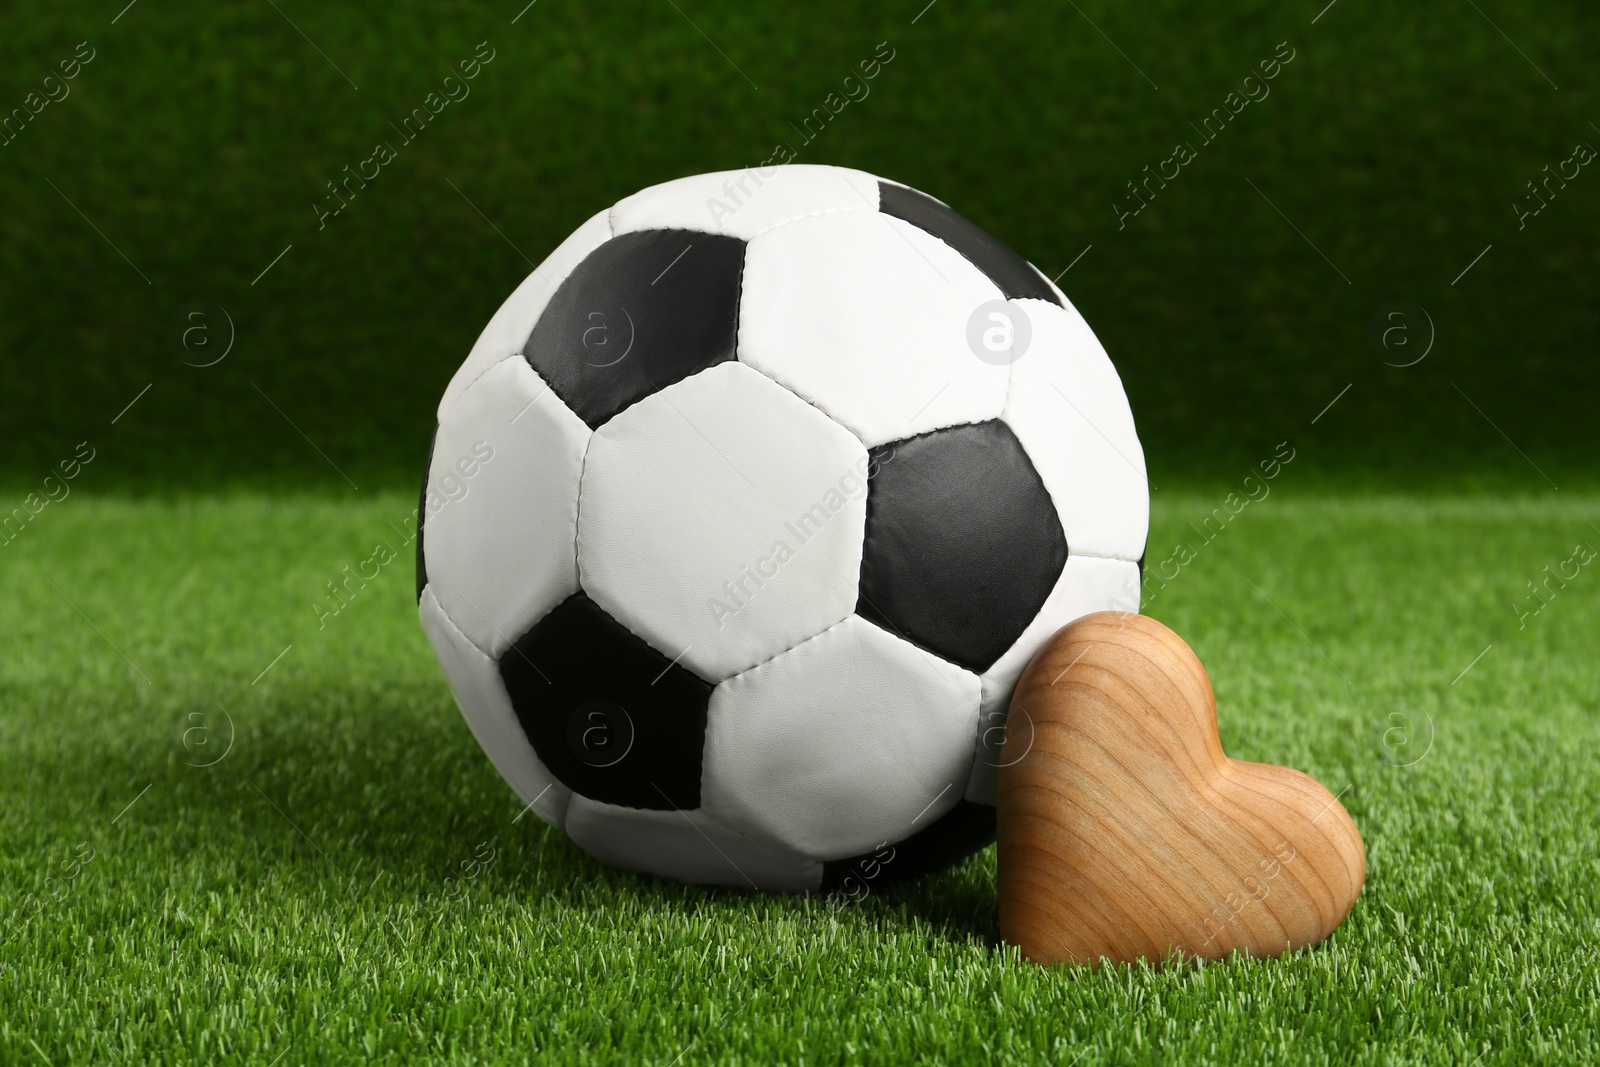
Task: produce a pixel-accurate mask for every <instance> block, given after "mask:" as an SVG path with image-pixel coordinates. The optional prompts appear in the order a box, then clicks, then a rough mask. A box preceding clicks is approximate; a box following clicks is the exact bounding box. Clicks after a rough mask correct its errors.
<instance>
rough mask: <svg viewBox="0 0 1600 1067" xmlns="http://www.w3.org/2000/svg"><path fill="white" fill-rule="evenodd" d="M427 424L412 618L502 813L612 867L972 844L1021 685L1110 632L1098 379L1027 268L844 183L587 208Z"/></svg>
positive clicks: (783, 881)
mask: <svg viewBox="0 0 1600 1067" xmlns="http://www.w3.org/2000/svg"><path fill="white" fill-rule="evenodd" d="M438 418H439V424H438V430H437V432H436V434H435V437H434V442H433V447H432V449H431V451H430V453H429V459H428V468H427V474H426V477H425V479H424V482H423V487H422V502H421V506H420V508H419V511H418V526H419V536H418V538H417V544H418V549H417V594H418V602H419V612H420V615H421V619H422V627H423V629H424V630H425V631H426V633H427V636H428V639H429V641H430V643H431V644H432V646H433V649H434V651H435V652H436V653H437V655H438V658H439V662H440V664H441V665H442V666H443V668H444V672H445V675H446V677H447V678H448V679H449V683H450V688H451V690H452V692H453V693H454V695H455V698H456V702H457V703H458V704H459V705H460V708H461V712H462V714H463V716H465V718H466V720H467V724H468V725H469V726H470V727H471V729H472V732H473V734H474V736H476V738H477V740H478V742H479V744H480V745H482V747H483V749H484V751H485V752H486V753H487V754H488V756H489V758H490V760H492V761H493V763H494V765H495V767H496V768H497V769H498V770H499V771H500V774H501V775H502V776H503V777H504V778H505V779H506V781H507V782H509V783H510V785H511V786H512V788H513V789H515V790H516V792H517V794H518V795H519V796H520V797H521V798H522V801H523V803H524V804H525V805H526V806H527V807H528V808H531V809H532V810H533V811H534V812H535V813H537V814H538V815H539V816H540V817H541V818H543V819H544V820H546V821H547V822H549V823H551V824H553V825H555V826H557V827H559V828H561V829H562V830H564V831H565V832H566V833H567V835H568V836H569V837H571V839H572V840H573V841H574V842H576V843H577V844H578V845H579V846H580V847H582V848H583V849H584V850H586V851H587V852H589V853H590V854H591V855H593V856H595V857H597V858H599V859H600V860H603V861H605V862H607V863H610V864H613V865H616V866H618V867H622V868H626V869H629V870H633V871H638V872H643V873H646V874H650V875H655V876H658V877H665V878H672V879H679V880H683V881H687V882H697V883H708V884H721V885H730V886H740V887H747V888H758V889H763V890H779V891H791V892H805V891H811V890H829V889H834V888H837V887H840V886H841V885H848V884H849V880H850V879H851V878H852V876H853V877H854V878H855V880H856V883H857V884H864V883H866V882H869V881H871V880H873V879H879V878H882V879H889V878H900V877H904V876H909V875H914V874H918V873H921V872H923V871H926V870H930V869H934V868H937V867H940V866H943V865H945V864H948V863H950V862H952V861H954V860H956V859H958V858H960V857H962V856H965V855H967V854H969V853H971V852H972V851H974V850H976V849H978V848H980V847H982V846H983V845H985V844H987V843H988V842H990V841H992V840H993V838H994V830H995V825H994V812H995V809H994V801H995V795H994V794H995V783H996V776H997V774H998V767H999V764H1000V761H1001V754H1000V753H1001V749H1000V743H1001V741H1002V740H1003V739H1004V737H1005V725H1006V718H1007V706H1008V704H1009V701H1010V698H1011V691H1012V688H1013V686H1014V685H1015V683H1016V681H1017V678H1018V676H1019V675H1020V674H1021V672H1022V669H1023V667H1024V666H1025V665H1026V664H1027V662H1028V660H1029V658H1030V657H1031V656H1032V655H1033V653H1034V652H1035V650H1037V649H1038V647H1039V646H1040V645H1041V644H1042V643H1043V642H1044V641H1045V640H1046V639H1047V638H1048V637H1049V636H1050V635H1051V634H1053V633H1054V632H1055V631H1056V630H1057V629H1059V628H1060V627H1062V626H1063V625H1065V624H1066V623H1068V622H1071V621H1072V620H1073V619H1076V618H1078V617H1079V616H1081V615H1084V614H1087V613H1089V612H1091V611H1099V610H1102V609H1105V608H1120V609H1124V610H1137V607H1138V598H1139V578H1140V564H1141V561H1142V557H1143V553H1144V543H1145V532H1146V526H1147V523H1148V515H1149V497H1148V494H1147V491H1146V481H1145V474H1144V456H1143V453H1142V451H1141V449H1140V447H1139V441H1138V438H1137V436H1136V435H1135V433H1134V425H1133V418H1132V415H1131V414H1130V412H1129V410H1128V403H1127V400H1126V398H1125V396H1124V394H1123V391H1122V384H1121V382H1120V380H1119V379H1118V377H1117V373H1116V371H1115V370H1114V369H1113V368H1112V366H1111V362H1110V361H1109V360H1108V359H1107V357H1106V354H1105V351H1104V350H1103V349H1102V348H1101V346H1100V344H1099V342H1097V341H1096V340H1095V337H1094V334H1093V333H1091V332H1090V330H1089V327H1088V326H1087V324H1085V322H1084V321H1083V319H1082V317H1081V316H1079V315H1078V313H1077V311H1076V310H1074V308H1073V307H1072V305H1071V304H1070V303H1068V302H1067V299H1066V297H1064V296H1063V295H1062V294H1061V292H1060V290H1059V289H1057V288H1056V287H1055V285H1054V284H1053V283H1052V282H1051V281H1049V280H1047V279H1046V278H1045V276H1044V275H1043V274H1041V273H1040V272H1039V271H1038V270H1037V269H1035V268H1034V267H1033V266H1031V265H1030V264H1029V263H1028V262H1027V261H1026V260H1024V259H1022V258H1021V257H1020V256H1018V255H1017V254H1016V253H1015V252H1013V251H1012V250H1011V249H1009V248H1007V247H1006V246H1005V245H1004V244H1002V243H1000V242H999V241H997V240H995V238H993V237H991V236H990V235H989V234H988V233H986V232H984V231H983V230H982V229H980V228H979V227H977V226H975V225H974V224H973V223H971V222H969V221H967V220H966V219H964V218H962V217H961V216H960V215H957V214H956V213H955V212H953V211H951V210H950V209H949V208H948V207H946V206H945V205H944V204H943V203H941V202H939V201H937V200H934V199H933V198H931V197H929V196H926V195H924V194H922V193H919V192H916V191H915V190H912V189H909V188H907V187H905V186H903V185H898V184H896V183H893V182H889V181H885V180H882V179H879V178H876V177H873V176H872V175H869V174H865V173H862V172H860V171H854V170H845V169H841V168H836V167H824V166H774V167H766V168H760V169H751V170H746V171H740V172H728V173H721V174H706V175H700V176H697V177H691V178H683V179H680V180H678V181H672V182H667V183H666V184H664V185H658V186H655V187H653V188H650V189H646V190H644V191H643V192H641V193H637V194H635V195H633V196H630V197H628V198H627V199H625V200H623V201H621V202H620V203H618V204H617V205H616V206H615V207H612V208H609V209H608V210H605V211H602V212H600V213H599V214H598V215H596V216H594V217H593V218H592V219H590V220H589V221H588V222H586V223H584V224H583V225H582V226H580V227H579V228H578V229H577V231H576V232H575V233H573V234H572V236H571V237H569V238H567V240H566V241H565V242H563V243H562V244H561V246H560V247H559V248H557V249H556V250H555V251H554V252H553V253H552V254H551V255H550V257H549V258H548V259H546V260H545V261H544V262H543V263H542V264H540V265H539V267H538V268H536V269H535V270H534V272H533V273H532V274H531V275H529V276H528V278H527V279H526V280H525V281H524V282H523V283H522V284H521V285H520V286H519V287H518V288H517V290H516V291H515V292H514V293H512V294H511V296H510V298H509V299H507V300H506V302H505V303H504V304H503V305H502V306H501V308H500V310H499V311H498V312H496V313H495V315H494V317H493V318H492V319H491V320H490V322H489V325H488V326H487V327H486V328H485V329H484V331H483V334H482V335H481V336H480V337H479V338H478V340H477V343H476V344H475V345H474V346H473V348H472V352H471V354H470V355H468V357H467V360H466V362H465V363H464V364H463V365H462V366H461V369H460V370H459V371H457V372H456V375H455V377H454V378H453V379H452V380H451V382H450V384H449V387H448V388H447V389H446V390H445V394H444V399H443V400H442V401H441V402H440V404H439V410H438ZM1013 717H1015V714H1014V716H1013ZM1011 728H1012V730H1013V732H1015V731H1016V730H1018V729H1023V728H1025V727H1023V726H1020V725H1018V724H1017V723H1015V722H1013V723H1012V726H1011ZM1024 748H1025V742H1024V741H1019V742H1018V743H1017V746H1014V747H1013V749H1012V750H1008V752H1009V753H1010V754H1011V756H1012V757H1014V755H1015V752H1016V751H1018V750H1022V749H1024Z"/></svg>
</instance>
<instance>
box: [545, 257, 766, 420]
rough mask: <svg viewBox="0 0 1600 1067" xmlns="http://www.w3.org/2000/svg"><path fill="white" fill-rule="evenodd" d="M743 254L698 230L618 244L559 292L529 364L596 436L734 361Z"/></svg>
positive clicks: (552, 300) (586, 262)
mask: <svg viewBox="0 0 1600 1067" xmlns="http://www.w3.org/2000/svg"><path fill="white" fill-rule="evenodd" d="M744 247H745V245H744V242H743V241H741V240H739V239H738V238H737V237H724V236H721V235H719V234H710V233H699V232H696V231H692V230H640V231H638V232H635V233H625V234H623V235H622V236H620V237H614V238H612V239H611V240H609V241H607V242H606V243H605V244H603V245H601V246H600V247H599V248H597V249H595V250H594V251H593V252H591V253H589V256H588V258H587V259H585V260H584V261H583V262H582V263H580V264H578V267H577V269H576V270H574V271H573V272H572V273H571V274H570V275H569V276H568V277H567V280H566V281H564V282H562V283H561V285H560V286H559V287H558V288H557V289H556V291H555V293H554V294H553V295H552V296H551V297H550V303H549V304H548V305H547V306H546V307H545V310H544V314H542V315H541V316H539V321H538V323H536V324H535V325H534V327H533V334H532V335H531V336H530V337H529V338H528V343H527V344H526V345H524V346H523V349H522V352H523V355H524V356H526V357H527V359H528V362H529V363H530V364H532V366H533V369H534V370H536V371H538V372H539V375H540V376H541V377H542V378H544V380H545V381H547V382H549V383H550V388H551V389H553V390H555V394H556V395H557V396H559V397H560V398H561V399H562V400H563V401H565V402H566V404H567V406H568V407H570V408H571V409H572V410H573V411H575V412H577V413H578V416H579V417H580V418H582V419H583V421H584V422H586V423H588V424H589V426H590V428H591V429H593V428H597V427H599V426H600V424H601V423H604V422H605V421H606V420H607V419H609V418H611V416H613V415H615V414H616V413H617V412H619V411H621V410H622V409H623V408H625V407H627V406H629V405H630V404H633V403H636V402H637V401H640V400H643V399H644V398H645V397H647V396H649V395H650V394H651V393H654V392H657V391H659V390H661V389H664V388H666V387H667V386H669V385H671V384H672V383H673V382H677V381H682V380H683V379H684V378H687V377H689V375H691V374H696V373H698V372H700V371H702V370H705V369H706V368H707V367H710V366H713V365H714V364H717V363H723V362H726V361H728V360H730V359H732V358H733V357H734V341H735V338H736V335H737V333H738V328H739V290H740V286H741V285H742V283H743V280H744Z"/></svg>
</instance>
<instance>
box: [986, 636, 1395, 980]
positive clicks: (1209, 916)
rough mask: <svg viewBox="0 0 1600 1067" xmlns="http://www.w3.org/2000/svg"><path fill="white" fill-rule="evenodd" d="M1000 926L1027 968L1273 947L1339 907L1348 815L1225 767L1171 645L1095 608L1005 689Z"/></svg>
mask: <svg viewBox="0 0 1600 1067" xmlns="http://www.w3.org/2000/svg"><path fill="white" fill-rule="evenodd" d="M998 815H999V834H1000V851H999V881H1000V934H1001V936H1002V937H1004V938H1005V940H1007V941H1008V942H1010V943H1011V944H1014V945H1016V946H1018V947H1019V948H1021V949H1022V952H1023V954H1024V955H1025V956H1027V957H1028V958H1029V959H1031V960H1034V961H1036V962H1039V963H1054V962H1057V961H1076V962H1079V963H1090V964H1094V963H1097V962H1098V961H1099V960H1101V959H1102V958H1105V959H1111V960H1118V961H1125V962H1131V961H1133V960H1138V959H1149V960H1154V961H1162V960H1167V959H1170V958H1174V957H1194V956H1200V957H1206V958H1211V959H1214V958H1217V957H1220V956H1226V955H1228V954H1229V953H1230V952H1232V951H1233V950H1235V949H1243V950H1245V951H1246V952H1248V953H1249V954H1250V955H1252V956H1274V955H1277V954H1278V953H1280V952H1284V951H1286V950H1289V949H1296V948H1301V947H1303V946H1305V945H1313V944H1316V943H1317V942H1318V941H1321V940H1322V939H1323V938H1325V937H1327V936H1328V935H1329V934H1331V933H1333V930H1334V928H1335V927H1337V926H1338V925H1339V923H1340V922H1342V921H1343V920H1344V917H1345V916H1346V915H1347V914H1349V912H1350V907H1351V905H1353V904H1354V903H1355V899H1356V895H1357V894H1358V893H1360V891H1361V883H1362V881H1363V880H1364V879H1365V878H1366V874H1367V857H1366V851H1365V850H1364V849H1363V848H1362V845H1361V835H1360V834H1359V833H1358V832H1357V830H1356V825H1355V822H1354V821H1352V820H1351V818H1350V815H1349V813H1348V812H1346V811H1345V810H1344V806H1343V805H1341V804H1340V803H1339V801H1338V799H1337V798H1336V797H1334V796H1333V794H1331V793H1329V792H1328V791H1327V790H1326V789H1324V788H1323V787H1322V786H1321V784H1319V783H1318V782H1317V781H1316V780H1315V779H1313V778H1311V777H1310V776H1308V775H1305V774H1302V773H1300V772H1299V771H1296V770H1291V769H1289V768H1287V767H1278V766H1274V765H1272V764H1268V763H1246V762H1243V761H1241V760H1235V759H1229V758H1228V757H1227V756H1226V755H1225V754H1224V753H1223V751H1222V741H1221V739H1220V738H1219V736H1218V734H1217V705H1216V698H1215V697H1214V696H1213V695H1212V692H1211V682H1210V680H1209V679H1208V678H1207V677H1206V672H1205V668H1203V667H1201V666H1200V661H1199V659H1197V658H1196V657H1195V654H1194V652H1192V651H1191V650H1190V648H1189V646H1188V645H1186V644H1184V642H1183V640H1182V638H1180V637H1178V635H1177V634H1175V633H1173V632H1172V631H1171V630H1169V629H1167V628H1166V627H1165V626H1163V625H1161V624H1160V623H1159V622H1156V621H1155V620H1154V619H1151V618H1148V617H1146V616H1144V615H1132V614H1128V613H1126V612H1116V611H1103V612H1097V613H1095V614H1093V615H1088V616H1085V617H1084V618H1082V619H1079V620H1078V621H1077V622H1074V623H1072V624H1071V625H1069V626H1067V627H1065V628H1064V629H1062V630H1061V632H1059V633H1058V634H1056V636H1055V637H1054V638H1052V639H1051V640H1050V641H1049V642H1048V643H1047V644H1046V645H1045V646H1044V647H1043V648H1041V649H1040V650H1039V652H1038V654H1037V655H1035V656H1034V657H1033V661H1032V662H1031V663H1029V664H1028V669H1027V670H1026V671H1025V672H1024V673H1023V675H1022V679H1021V680H1020V681H1019V682H1018V683H1017V688H1016V692H1015V694H1014V695H1013V696H1012V700H1011V711H1010V715H1009V718H1008V720H1007V729H1006V739H1005V744H1004V746H1002V755H1001V769H1000V781H999V812H998Z"/></svg>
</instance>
